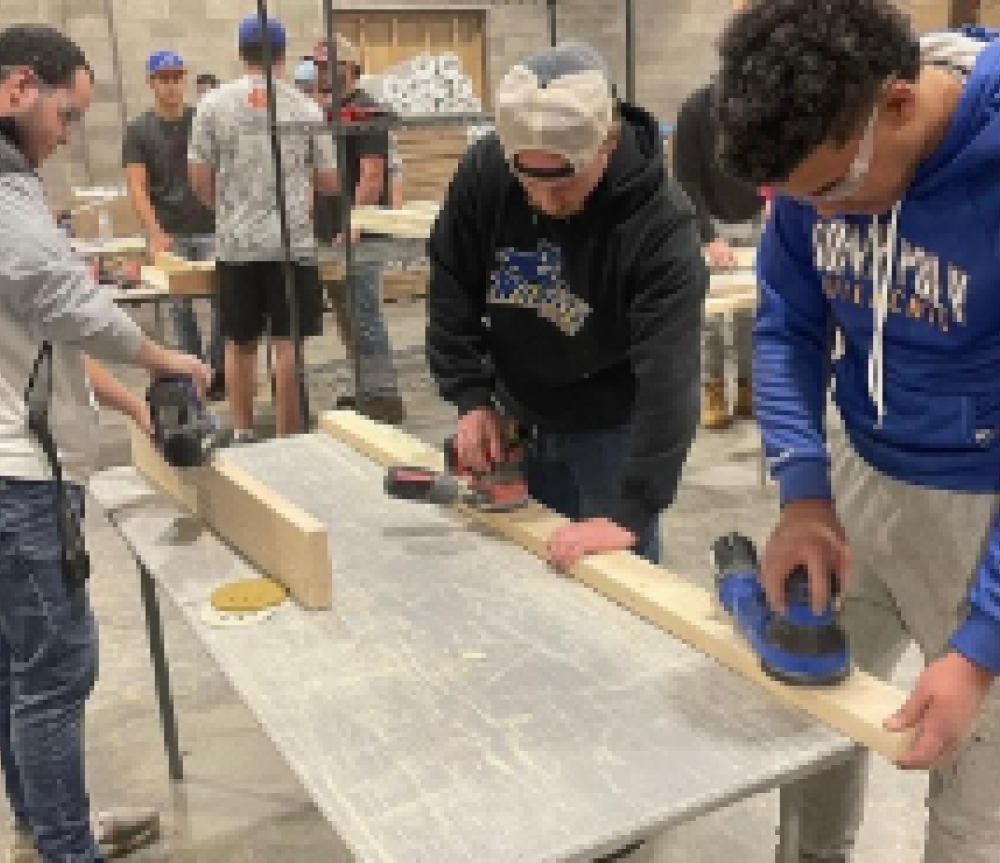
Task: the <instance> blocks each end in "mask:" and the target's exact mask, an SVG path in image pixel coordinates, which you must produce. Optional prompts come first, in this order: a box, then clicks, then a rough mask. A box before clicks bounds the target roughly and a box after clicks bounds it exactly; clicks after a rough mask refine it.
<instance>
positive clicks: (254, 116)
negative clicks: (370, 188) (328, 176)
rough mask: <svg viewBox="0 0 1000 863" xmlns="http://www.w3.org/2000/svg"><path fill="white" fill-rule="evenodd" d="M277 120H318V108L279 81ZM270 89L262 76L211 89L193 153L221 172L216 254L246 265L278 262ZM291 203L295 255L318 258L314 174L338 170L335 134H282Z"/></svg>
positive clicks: (192, 157)
mask: <svg viewBox="0 0 1000 863" xmlns="http://www.w3.org/2000/svg"><path fill="white" fill-rule="evenodd" d="M274 84H275V97H276V102H277V108H278V120H279V121H288V120H295V121H320V120H322V119H323V115H322V112H321V111H320V109H319V106H318V105H316V103H315V102H313V101H312V100H311V99H309V98H308V97H307V96H305V95H303V94H302V93H300V92H299V91H298V90H296V89H295V88H294V87H292V86H290V85H289V84H287V83H286V82H284V81H281V80H275V82H274ZM266 119H267V91H266V85H265V82H264V79H263V77H261V76H257V75H247V76H244V77H243V78H239V79H237V80H235V81H231V82H229V83H228V84H224V85H223V86H222V87H220V88H219V89H217V90H214V91H212V92H211V93H209V94H207V95H206V96H205V98H204V99H202V101H201V103H200V104H199V105H198V113H197V115H196V116H195V120H194V129H193V131H192V134H191V147H190V151H189V154H188V158H189V159H190V160H191V161H192V162H201V163H203V164H205V165H208V166H209V167H211V168H212V169H213V170H214V172H215V218H216V239H217V248H216V257H217V258H218V259H219V260H220V261H227V262H231V263H243V262H249V261H276V260H280V259H281V257H282V254H281V233H280V228H279V222H278V198H277V194H276V190H275V181H274V161H273V156H272V154H271V136H270V134H269V133H268V132H267V130H266V129H265V128H262V126H261V123H262V121H266ZM281 158H282V167H283V169H284V174H285V200H286V204H287V209H288V227H289V234H290V237H291V245H292V255H293V257H294V258H295V259H296V260H299V261H307V262H308V261H313V260H315V258H316V242H315V239H314V237H313V226H312V204H313V174H314V172H315V171H317V170H319V171H333V170H334V169H335V168H336V158H335V156H334V149H333V142H332V140H331V138H330V137H329V136H325V135H321V136H312V135H286V136H284V137H282V138H281Z"/></svg>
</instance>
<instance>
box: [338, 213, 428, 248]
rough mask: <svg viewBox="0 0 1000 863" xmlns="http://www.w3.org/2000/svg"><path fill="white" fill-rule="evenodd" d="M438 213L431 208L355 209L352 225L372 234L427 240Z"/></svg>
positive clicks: (352, 215) (352, 214)
mask: <svg viewBox="0 0 1000 863" xmlns="http://www.w3.org/2000/svg"><path fill="white" fill-rule="evenodd" d="M436 218H437V212H435V211H433V210H431V209H430V208H429V207H426V206H423V207H416V208H412V209H411V208H409V207H401V208H399V209H394V210H393V209H389V208H387V207H355V208H354V211H353V212H352V213H351V225H352V226H353V227H355V228H358V229H360V230H362V231H368V232H369V233H372V234H385V235H386V236H389V237H400V238H401V239H407V240H426V239H427V238H428V237H429V236H430V234H431V228H432V227H433V226H434V220H435V219H436Z"/></svg>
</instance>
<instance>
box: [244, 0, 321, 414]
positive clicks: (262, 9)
mask: <svg viewBox="0 0 1000 863" xmlns="http://www.w3.org/2000/svg"><path fill="white" fill-rule="evenodd" d="M257 18H258V20H259V22H260V29H261V33H262V35H263V48H264V80H265V82H266V83H267V120H268V125H269V127H270V130H271V155H272V156H273V158H274V183H275V185H274V191H275V194H276V196H277V199H278V227H279V230H280V233H281V252H282V264H283V270H284V275H285V300H286V302H287V303H288V316H289V325H290V331H289V334H290V335H291V338H292V350H293V352H294V357H295V360H294V365H295V380H296V383H297V384H298V388H299V412H300V414H301V423H302V429H301V430H302V431H308V430H309V392H308V390H307V388H306V379H305V369H304V367H303V360H302V334H301V328H300V327H299V304H298V300H297V298H296V296H295V267H294V266H293V264H292V238H291V234H290V233H289V230H288V201H287V199H286V197H285V171H284V168H283V166H282V160H281V141H280V137H279V135H278V126H277V123H278V105H277V101H276V99H275V90H274V70H273V68H272V66H273V63H272V56H273V55H272V54H271V34H270V32H269V31H268V28H267V21H268V15H267V0H257Z"/></svg>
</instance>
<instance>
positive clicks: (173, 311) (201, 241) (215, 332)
mask: <svg viewBox="0 0 1000 863" xmlns="http://www.w3.org/2000/svg"><path fill="white" fill-rule="evenodd" d="M173 239H174V251H175V252H176V253H177V254H178V255H180V256H181V257H182V258H187V260H189V261H208V260H211V259H212V258H213V257H214V256H215V238H214V237H210V236H209V237H174V238H173ZM170 318H171V321H172V322H173V325H174V334H175V337H176V340H177V348H178V350H181V351H184V353H187V354H194V356H196V357H201V358H202V359H203V360H205V362H207V363H208V364H209V365H210V366H211V367H212V368H213V369H215V370H216V371H221V370H222V368H223V363H224V362H225V341H224V340H223V338H222V328H221V323H220V321H219V311H218V304H217V303H216V301H215V300H214V299H213V300H212V335H211V339H210V341H209V345H208V356H207V357H206V356H205V355H204V354H203V353H202V342H201V331H200V330H199V329H198V321H197V319H196V318H195V314H194V301H193V300H192V299H190V298H189V297H186V298H182V299H177V300H173V301H171V303H170Z"/></svg>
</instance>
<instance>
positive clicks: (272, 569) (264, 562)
mask: <svg viewBox="0 0 1000 863" xmlns="http://www.w3.org/2000/svg"><path fill="white" fill-rule="evenodd" d="M129 434H130V436H131V442H132V462H133V464H134V465H135V467H136V469H137V470H138V471H139V472H140V473H141V474H142V475H143V476H144V477H146V479H148V480H149V481H150V482H152V483H153V484H154V485H155V486H157V487H158V488H159V489H160V490H161V491H163V492H164V493H165V494H166V495H168V496H169V497H170V498H172V499H173V500H174V501H176V502H177V503H178V504H179V505H180V506H181V507H183V508H184V509H186V510H187V511H188V512H189V513H191V515H193V516H195V517H196V518H198V519H199V520H201V521H203V522H205V524H206V525H207V526H208V527H209V528H211V530H212V531H213V532H214V533H216V534H217V535H218V536H219V537H220V538H221V539H223V540H225V541H226V542H227V543H229V544H230V545H231V546H232V547H233V548H235V549H236V550H237V551H238V552H239V553H240V554H242V555H243V556H244V557H245V558H246V559H247V560H248V561H250V563H252V564H253V565H254V566H255V567H257V568H258V569H259V570H260V571H261V572H262V574H264V575H268V576H270V577H271V578H273V579H275V580H277V581H279V582H281V583H282V584H283V585H285V587H287V588H288V591H289V593H291V595H292V596H293V597H294V598H295V599H296V600H298V602H299V603H300V604H301V605H302V606H303V607H305V608H310V609H324V608H329V607H330V606H331V604H332V602H333V567H332V564H331V560H330V550H329V542H328V539H327V531H326V526H325V525H324V524H323V523H322V522H321V521H319V520H318V519H316V518H314V517H313V516H311V515H309V514H308V513H306V512H304V511H303V510H301V509H299V508H298V507H297V506H295V505H293V504H291V503H289V502H288V501H287V500H285V499H284V498H283V497H281V496H280V495H278V494H276V493H275V492H273V491H271V490H270V489H269V488H268V487H267V486H266V485H264V484H263V483H262V482H260V481H259V480H257V479H255V478H254V477H253V476H251V475H250V474H248V473H247V472H246V471H245V470H243V469H242V468H240V467H238V466H236V465H235V464H233V463H232V462H231V461H229V460H228V459H226V457H225V454H223V453H217V454H216V455H215V457H214V458H213V459H212V461H211V463H210V464H208V465H206V466H204V467H199V468H188V469H185V470H178V469H177V468H173V467H171V466H170V465H168V464H167V463H166V462H165V461H164V460H163V458H162V457H161V456H160V454H159V453H158V452H157V450H156V448H155V447H154V446H153V444H152V441H151V440H150V439H149V436H148V435H146V434H145V433H143V432H142V431H140V430H139V429H138V428H137V427H136V426H135V425H131V426H130V429H129Z"/></svg>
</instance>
